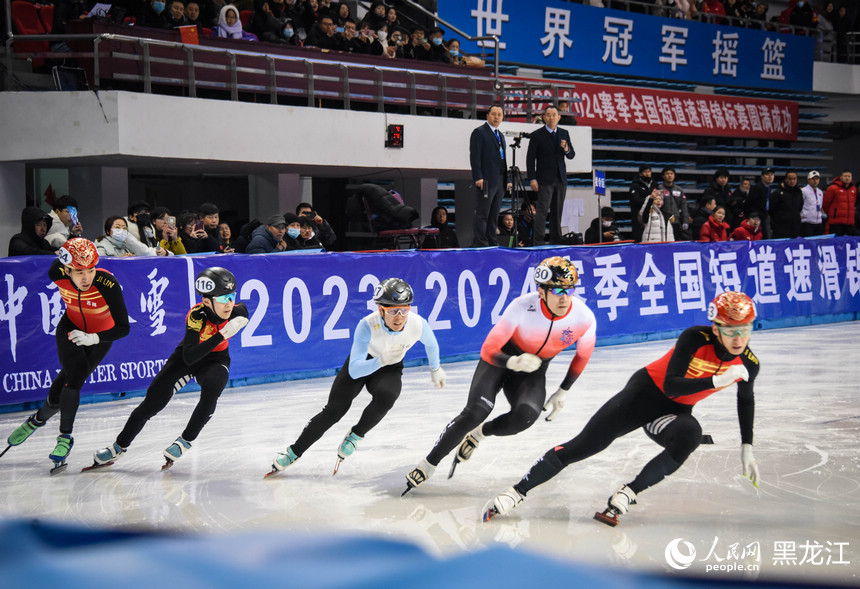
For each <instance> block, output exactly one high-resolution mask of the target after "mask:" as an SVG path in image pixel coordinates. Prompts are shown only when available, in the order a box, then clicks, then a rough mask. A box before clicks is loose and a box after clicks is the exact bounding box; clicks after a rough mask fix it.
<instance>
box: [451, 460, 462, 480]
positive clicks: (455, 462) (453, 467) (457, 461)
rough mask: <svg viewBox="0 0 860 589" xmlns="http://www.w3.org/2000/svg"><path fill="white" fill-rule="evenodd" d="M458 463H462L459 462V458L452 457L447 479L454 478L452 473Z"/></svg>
mask: <svg viewBox="0 0 860 589" xmlns="http://www.w3.org/2000/svg"><path fill="white" fill-rule="evenodd" d="M460 462H462V461H461V460H460V457H459V456H455V457H454V462H452V463H451V470H449V471H448V478H449V479H450V478H451V477H453V476H454V471H455V470H457V465H458V464H460Z"/></svg>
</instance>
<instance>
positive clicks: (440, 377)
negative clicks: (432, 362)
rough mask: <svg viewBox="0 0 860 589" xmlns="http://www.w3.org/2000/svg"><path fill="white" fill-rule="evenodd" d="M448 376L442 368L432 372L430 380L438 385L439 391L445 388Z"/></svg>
mask: <svg viewBox="0 0 860 589" xmlns="http://www.w3.org/2000/svg"><path fill="white" fill-rule="evenodd" d="M447 378H448V375H447V374H445V371H444V370H442V367H441V366H440V367H439V368H437V369H436V370H431V371H430V380H432V381H433V384H434V385H436V388H437V389H441V388H444V387H445V381H446V380H447Z"/></svg>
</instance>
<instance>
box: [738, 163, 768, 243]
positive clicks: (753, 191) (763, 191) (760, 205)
mask: <svg viewBox="0 0 860 589" xmlns="http://www.w3.org/2000/svg"><path fill="white" fill-rule="evenodd" d="M771 184H773V169H772V168H765V169H764V170H762V171H761V178H760V179H759V181H758V182H756V183H755V184H753V186H752V188H750V195H749V198H747V203H746V207H745V208H744V216H746V217H747V218H749V216H750V214H751V213H753V212H758V213H761V232H762V235H763V236H764V239H770V237H771V229H770V215H769V214H768V208H769V206H770V185H771Z"/></svg>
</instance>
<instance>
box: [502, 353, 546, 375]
mask: <svg viewBox="0 0 860 589" xmlns="http://www.w3.org/2000/svg"><path fill="white" fill-rule="evenodd" d="M540 364H541V359H540V358H539V357H538V356H535V355H534V354H520V355H519V356H511V357H510V358H508V361H507V362H506V363H505V366H506V367H507V369H508V370H513V371H514V372H534V371H535V370H537V369H538V368H540Z"/></svg>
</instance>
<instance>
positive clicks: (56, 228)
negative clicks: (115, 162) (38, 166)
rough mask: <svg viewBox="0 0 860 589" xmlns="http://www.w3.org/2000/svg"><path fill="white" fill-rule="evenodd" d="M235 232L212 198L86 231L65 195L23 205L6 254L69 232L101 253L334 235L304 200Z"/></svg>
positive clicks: (303, 245) (257, 249)
mask: <svg viewBox="0 0 860 589" xmlns="http://www.w3.org/2000/svg"><path fill="white" fill-rule="evenodd" d="M100 231H101V230H100ZM238 235H239V237H237V238H236V239H233V228H232V227H230V224H229V223H226V222H224V221H223V220H222V219H221V218H220V211H219V209H218V207H217V206H216V205H214V204H212V203H203V204H201V205H200V206H199V207H198V208H197V210H196V211H182V212H181V213H180V214H179V216H178V217H177V216H174V215H173V214H172V213H171V211H170V210H169V209H168V208H167V207H163V206H160V207H155V208H153V207H151V206H150V205H149V203H147V202H145V201H139V202H133V203H131V205H129V207H128V210H127V214H126V216H124V217H123V216H121V215H110V216H108V217H107V219H105V222H104V227H103V232H102V233H101V234H100V235H96V234H95V232H90V234H89V235H88V234H87V233H86V232H85V231H84V228H83V227H82V226H81V224H80V223H79V222H78V220H77V201H76V200H75V199H74V198H71V197H69V196H67V195H64V196H61V197H59V198H57V199H56V200H55V201H54V203H53V205H52V210H51V211H50V212H46V211H44V210H43V209H42V208H40V207H36V206H28V207H26V208H25V209H24V210H23V211H22V213H21V232H20V233H17V234H16V235H14V236H13V237H12V239H11V240H10V242H9V256H26V255H42V254H46V255H54V254H55V253H56V251H57V249H58V248H59V247H60V246H61V245H63V243H65V242H66V240H67V239H69V238H70V237H88V238H90V239H92V240H93V242H94V243H95V245H96V249H97V250H98V252H99V255H101V256H107V257H130V256H180V255H185V254H202V253H222V254H230V253H234V252H239V253H269V252H273V251H290V250H299V249H304V250H319V251H325V249H326V248H331V246H332V244H334V242H335V241H336V240H337V235H336V234H335V232H334V230H333V229H332V228H331V226H330V225H329V223H328V222H327V221H326V220H325V219H323V218H322V217H321V216H320V215H319V214H317V212H316V211H315V210H314V209H313V207H312V206H311V205H310V204H309V203H306V202H303V203H300V204H299V206H298V207H296V213H284V214H280V213H277V214H274V215H272V216H270V217H269V218H268V219H267V220H266V224H265V225H264V224H262V223H261V222H260V221H259V220H257V219H254V220H252V221H250V222H248V223H245V224H244V225H243V226H242V227H241V229H240V230H239V232H238ZM455 239H456V237H455Z"/></svg>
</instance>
